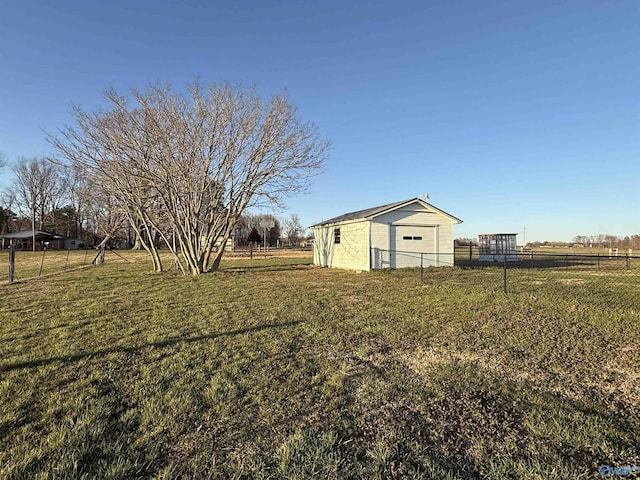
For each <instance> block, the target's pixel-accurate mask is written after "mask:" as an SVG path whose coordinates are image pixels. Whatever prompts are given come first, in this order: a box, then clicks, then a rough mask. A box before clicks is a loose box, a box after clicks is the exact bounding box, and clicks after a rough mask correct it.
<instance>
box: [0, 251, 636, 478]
mask: <svg viewBox="0 0 640 480" xmlns="http://www.w3.org/2000/svg"><path fill="white" fill-rule="evenodd" d="M60 253H62V252H60ZM127 258H128V259H129V260H130V261H133V262H135V261H137V262H138V263H127V262H126V261H118V262H117V261H115V258H114V260H113V261H109V257H107V260H108V261H107V263H106V264H105V265H102V266H99V267H88V268H78V269H76V270H73V271H71V272H66V273H65V274H59V275H49V276H46V277H41V278H34V279H30V280H25V281H20V282H16V283H14V284H7V283H3V284H2V285H0V290H1V294H2V299H3V301H2V303H1V305H0V396H1V402H2V403H1V405H2V408H0V477H2V478H29V479H31V478H42V479H44V478H73V479H77V478H100V479H103V478H167V479H168V478H221V479H222V478H238V479H240V478H278V479H280V478H288V479H297V478H300V479H301V478H311V477H316V478H335V479H343V478H353V479H359V478H433V479H446V478H451V479H453V478H493V479H504V478H528V479H548V478H597V477H598V467H599V466H600V465H612V466H625V465H640V390H639V388H638V385H640V298H639V296H638V295H637V291H636V292H634V291H633V289H627V290H624V291H623V292H622V293H619V294H618V295H617V296H616V297H611V296H610V295H604V294H603V293H602V292H600V291H599V290H598V289H594V288H592V287H591V286H590V284H589V283H588V282H586V283H585V282H582V283H581V282H560V281H554V282H548V283H543V284H540V285H536V292H535V294H532V293H531V292H529V291H526V290H524V289H521V290H519V291H518V292H516V293H513V294H510V295H504V294H502V293H501V283H500V282H501V275H502V273H501V271H500V269H485V270H474V269H468V270H467V269H461V268H445V269H429V270H427V271H426V274H425V283H424V284H422V283H421V282H420V276H419V272H418V274H416V271H415V270H405V271H382V272H372V273H360V274H357V273H351V272H345V271H339V270H328V269H316V268H314V267H311V266H309V265H308V263H310V258H290V259H277V258H266V259H264V258H262V259H255V260H252V261H251V260H248V259H246V260H227V261H225V262H223V265H222V266H223V270H222V271H220V272H217V273H215V274H208V275H202V276H200V277H184V276H182V275H180V274H178V273H177V272H175V271H169V272H166V273H163V274H152V273H149V269H150V268H149V264H148V263H146V260H145V259H144V257H143V256H135V255H132V256H130V257H129V256H127ZM36 274H37V272H36ZM494 285H495V288H494V287H493V286H494Z"/></svg>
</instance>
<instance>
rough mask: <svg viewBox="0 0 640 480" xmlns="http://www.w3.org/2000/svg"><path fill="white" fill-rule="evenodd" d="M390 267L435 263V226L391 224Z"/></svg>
mask: <svg viewBox="0 0 640 480" xmlns="http://www.w3.org/2000/svg"><path fill="white" fill-rule="evenodd" d="M390 235H391V238H390V241H391V258H390V264H391V265H390V266H391V268H406V267H419V266H420V265H421V264H422V265H424V266H425V267H426V266H429V265H436V257H437V255H436V253H437V248H436V227H425V226H410V225H392V226H391V231H390Z"/></svg>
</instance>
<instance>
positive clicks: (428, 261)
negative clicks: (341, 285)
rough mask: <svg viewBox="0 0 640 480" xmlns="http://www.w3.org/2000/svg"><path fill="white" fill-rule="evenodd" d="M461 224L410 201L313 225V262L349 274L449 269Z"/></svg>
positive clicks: (418, 199)
mask: <svg viewBox="0 0 640 480" xmlns="http://www.w3.org/2000/svg"><path fill="white" fill-rule="evenodd" d="M457 223H462V220H460V219H458V218H456V217H454V216H453V215H450V214H448V213H447V212H444V211H443V210H440V209H439V208H436V207H434V206H433V205H431V204H429V203H427V202H426V201H424V200H423V199H421V198H412V199H409V200H403V201H401V202H395V203H390V204H387V205H382V206H379V207H374V208H368V209H366V210H360V211H357V212H352V213H346V214H344V215H340V216H338V217H335V218H331V219H329V220H326V221H324V222H320V223H317V224H315V225H312V226H311V228H312V229H313V234H314V244H313V263H314V264H316V265H319V266H322V267H335V268H344V269H350V270H365V271H369V270H374V269H380V268H404V267H420V266H425V267H426V266H452V265H453V263H454V250H453V238H454V237H453V226H454V225H455V224H457Z"/></svg>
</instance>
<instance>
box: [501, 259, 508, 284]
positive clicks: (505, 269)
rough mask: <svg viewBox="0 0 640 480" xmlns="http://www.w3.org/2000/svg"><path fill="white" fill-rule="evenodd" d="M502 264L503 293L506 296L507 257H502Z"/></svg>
mask: <svg viewBox="0 0 640 480" xmlns="http://www.w3.org/2000/svg"><path fill="white" fill-rule="evenodd" d="M502 263H503V265H504V267H503V271H504V280H503V283H504V293H505V294H506V293H507V255H506V254H505V255H504V256H503V257H502Z"/></svg>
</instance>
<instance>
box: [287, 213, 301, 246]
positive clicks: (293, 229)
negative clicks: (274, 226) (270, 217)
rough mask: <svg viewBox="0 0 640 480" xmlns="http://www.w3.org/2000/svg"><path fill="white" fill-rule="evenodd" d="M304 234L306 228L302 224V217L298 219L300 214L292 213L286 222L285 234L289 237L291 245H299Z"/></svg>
mask: <svg viewBox="0 0 640 480" xmlns="http://www.w3.org/2000/svg"><path fill="white" fill-rule="evenodd" d="M303 233H304V227H303V226H302V223H301V222H300V217H298V214H296V213H292V214H291V216H290V217H289V218H287V219H285V221H284V234H285V236H286V237H287V241H288V242H289V244H290V245H295V244H298V243H299V242H300V237H301V236H302V234H303Z"/></svg>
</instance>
